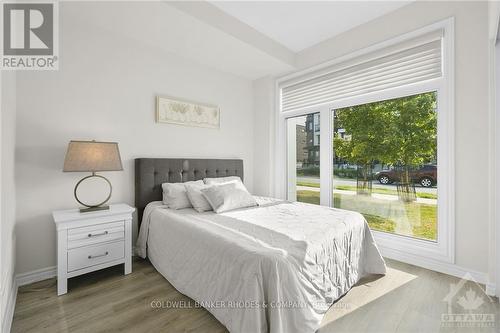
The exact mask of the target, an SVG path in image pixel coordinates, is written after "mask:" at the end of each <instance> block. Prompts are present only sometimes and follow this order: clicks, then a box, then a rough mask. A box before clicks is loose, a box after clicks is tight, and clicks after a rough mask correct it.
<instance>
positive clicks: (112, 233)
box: [68, 221, 125, 249]
mask: <svg viewBox="0 0 500 333" xmlns="http://www.w3.org/2000/svg"><path fill="white" fill-rule="evenodd" d="M124 237H125V227H124V225H123V221H117V222H111V223H106V224H99V225H94V226H89V227H81V228H74V229H69V230H68V249H74V248H77V247H82V246H87V245H93V244H99V243H104V242H110V241H114V240H120V239H124Z"/></svg>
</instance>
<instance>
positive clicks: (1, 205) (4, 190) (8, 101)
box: [0, 71, 16, 332]
mask: <svg viewBox="0 0 500 333" xmlns="http://www.w3.org/2000/svg"><path fill="white" fill-rule="evenodd" d="M15 80H16V75H15V72H9V71H5V72H2V73H1V97H0V98H1V105H0V109H1V111H0V123H1V126H0V133H1V147H0V150H1V166H0V169H1V173H0V177H1V182H0V183H1V193H0V198H1V199H0V218H1V221H0V235H1V239H0V244H1V249H0V253H1V258H0V287H1V288H0V317H1V321H0V322H1V323H2V326H1V328H0V330H2V329H3V330H6V329H8V327H7V326H5V325H8V323H9V322H10V319H11V316H12V313H8V311H12V310H13V308H12V307H10V308H9V306H12V304H9V303H11V302H12V301H13V297H14V295H13V293H12V291H13V289H12V286H13V284H14V273H15V243H16V237H15V228H14V225H15V212H16V189H15V186H14V173H15V172H14V170H15V168H14V151H15V128H16V124H15V121H16V91H15V88H16V81H15ZM2 332H3V331H2Z"/></svg>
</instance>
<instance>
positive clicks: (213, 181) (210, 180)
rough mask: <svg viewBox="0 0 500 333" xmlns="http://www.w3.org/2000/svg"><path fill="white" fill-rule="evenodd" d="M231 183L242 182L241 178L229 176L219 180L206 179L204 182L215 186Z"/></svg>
mask: <svg viewBox="0 0 500 333" xmlns="http://www.w3.org/2000/svg"><path fill="white" fill-rule="evenodd" d="M231 181H239V182H241V183H243V182H242V181H241V178H240V177H238V176H229V177H219V178H204V179H203V182H204V183H205V184H208V185H214V184H221V183H228V182H231Z"/></svg>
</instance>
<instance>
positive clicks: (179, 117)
mask: <svg viewBox="0 0 500 333" xmlns="http://www.w3.org/2000/svg"><path fill="white" fill-rule="evenodd" d="M156 122H157V123H166V124H176V125H184V126H195V127H208V128H220V109H219V107H218V106H215V105H209V104H202V103H197V102H190V101H186V100H181V99H177V98H173V97H162V96H157V97H156Z"/></svg>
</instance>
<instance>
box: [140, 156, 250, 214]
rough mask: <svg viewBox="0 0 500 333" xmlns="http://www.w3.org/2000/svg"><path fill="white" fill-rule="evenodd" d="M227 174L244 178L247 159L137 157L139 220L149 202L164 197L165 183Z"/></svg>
mask: <svg viewBox="0 0 500 333" xmlns="http://www.w3.org/2000/svg"><path fill="white" fill-rule="evenodd" d="M226 176H239V177H240V178H241V180H243V160H223V159H190V158H187V159H186V158H136V159H135V207H136V208H137V214H138V219H139V223H140V221H141V219H142V213H143V212H144V208H145V207H146V205H147V204H148V203H150V202H151V201H160V200H162V189H161V184H163V183H180V182H187V181H190V180H199V179H203V178H206V177H212V178H215V177H226Z"/></svg>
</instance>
